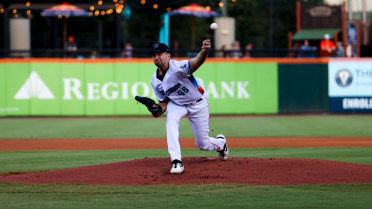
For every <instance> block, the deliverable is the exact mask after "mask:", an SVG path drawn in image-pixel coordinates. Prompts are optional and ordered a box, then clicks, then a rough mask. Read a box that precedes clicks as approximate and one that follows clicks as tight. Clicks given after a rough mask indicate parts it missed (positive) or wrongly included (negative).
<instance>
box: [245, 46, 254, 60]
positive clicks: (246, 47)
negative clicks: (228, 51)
mask: <svg viewBox="0 0 372 209" xmlns="http://www.w3.org/2000/svg"><path fill="white" fill-rule="evenodd" d="M252 49H253V44H251V43H249V44H247V45H246V46H245V52H244V57H251V51H252Z"/></svg>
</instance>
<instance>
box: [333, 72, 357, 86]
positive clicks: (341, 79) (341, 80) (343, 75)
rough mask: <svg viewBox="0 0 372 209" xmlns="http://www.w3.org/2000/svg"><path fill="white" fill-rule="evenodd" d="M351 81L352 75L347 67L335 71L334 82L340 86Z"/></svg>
mask: <svg viewBox="0 0 372 209" xmlns="http://www.w3.org/2000/svg"><path fill="white" fill-rule="evenodd" d="M351 82H353V75H352V74H351V72H350V71H349V70H347V69H342V70H340V71H338V72H337V73H336V83H337V84H338V85H339V86H341V87H347V86H349V85H350V84H351Z"/></svg>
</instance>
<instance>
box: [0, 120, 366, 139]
mask: <svg viewBox="0 0 372 209" xmlns="http://www.w3.org/2000/svg"><path fill="white" fill-rule="evenodd" d="M210 129H211V135H217V134H219V133H223V134H225V135H226V136H229V137H276V136H278V137H279V136H372V115H360V116H358V115H356V116H355V115H346V116H339V115H336V116H332V115H326V116H279V117H277V116H262V117H257V116H253V117H212V118H211V119H210ZM165 134H166V132H165V118H164V117H162V118H149V117H142V118H74V119H71V118H62V119H55V118H46V119H44V118H34V119H27V118H24V119H22V118H10V119H9V118H1V119H0V139H35V138H36V139H37V138H48V139H55V138H164V137H165V136H166V135H165ZM180 136H181V137H193V133H192V130H191V126H190V124H189V122H188V120H187V119H182V120H181V122H180Z"/></svg>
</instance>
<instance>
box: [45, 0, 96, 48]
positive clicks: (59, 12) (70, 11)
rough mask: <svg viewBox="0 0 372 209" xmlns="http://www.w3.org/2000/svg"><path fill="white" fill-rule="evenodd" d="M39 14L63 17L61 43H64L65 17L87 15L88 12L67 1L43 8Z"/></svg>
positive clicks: (65, 31)
mask: <svg viewBox="0 0 372 209" xmlns="http://www.w3.org/2000/svg"><path fill="white" fill-rule="evenodd" d="M41 16H47V17H53V16H54V17H55V16H61V17H64V22H63V45H65V43H66V38H67V18H69V17H76V16H89V12H87V11H85V10H84V9H81V8H79V7H77V6H74V5H71V4H69V3H62V4H59V5H56V6H52V7H50V8H48V9H44V10H43V11H42V12H41Z"/></svg>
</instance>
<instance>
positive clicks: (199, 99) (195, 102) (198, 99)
mask: <svg viewBox="0 0 372 209" xmlns="http://www.w3.org/2000/svg"><path fill="white" fill-rule="evenodd" d="M202 100H203V98H200V99H198V100H196V102H193V103H190V104H185V106H189V105H192V104H196V103H198V102H200V101H202Z"/></svg>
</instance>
